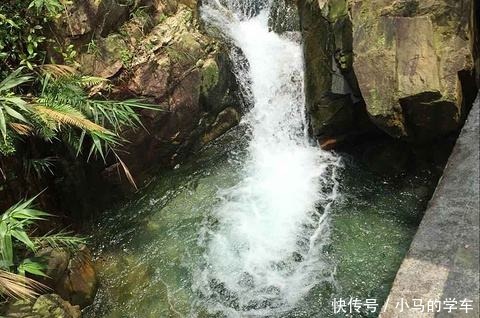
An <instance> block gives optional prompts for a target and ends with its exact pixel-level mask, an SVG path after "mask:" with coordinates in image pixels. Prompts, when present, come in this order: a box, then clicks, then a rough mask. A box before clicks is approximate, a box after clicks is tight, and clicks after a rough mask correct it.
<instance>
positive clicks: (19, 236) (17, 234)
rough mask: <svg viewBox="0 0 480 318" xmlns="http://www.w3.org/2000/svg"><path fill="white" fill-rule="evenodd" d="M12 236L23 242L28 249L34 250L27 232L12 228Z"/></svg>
mask: <svg viewBox="0 0 480 318" xmlns="http://www.w3.org/2000/svg"><path fill="white" fill-rule="evenodd" d="M11 233H12V236H13V237H14V238H16V239H17V240H19V241H20V242H22V243H23V244H25V246H27V247H28V248H29V249H30V250H32V251H35V245H34V244H33V242H32V240H30V238H29V237H28V235H27V233H25V231H22V230H12V231H11Z"/></svg>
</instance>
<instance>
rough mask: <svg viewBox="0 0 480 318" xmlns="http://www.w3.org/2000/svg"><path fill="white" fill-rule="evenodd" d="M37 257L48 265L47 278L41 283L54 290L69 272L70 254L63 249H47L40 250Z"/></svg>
mask: <svg viewBox="0 0 480 318" xmlns="http://www.w3.org/2000/svg"><path fill="white" fill-rule="evenodd" d="M35 256H36V257H39V258H41V259H42V260H43V261H44V262H45V263H46V270H45V274H46V275H47V277H45V278H41V279H40V282H41V283H43V284H45V285H46V286H49V287H50V288H52V289H54V288H55V286H56V285H57V284H58V283H59V281H60V280H61V279H62V277H63V275H64V274H65V271H66V270H67V267H68V263H69V261H70V252H68V251H67V250H66V249H63V248H51V247H47V248H43V249H41V250H39V251H38V252H37V253H36V254H35Z"/></svg>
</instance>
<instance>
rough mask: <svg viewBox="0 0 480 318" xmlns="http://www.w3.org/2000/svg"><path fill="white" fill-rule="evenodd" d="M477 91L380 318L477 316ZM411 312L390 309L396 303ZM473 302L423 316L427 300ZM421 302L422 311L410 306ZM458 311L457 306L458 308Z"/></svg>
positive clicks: (479, 205) (478, 99)
mask: <svg viewBox="0 0 480 318" xmlns="http://www.w3.org/2000/svg"><path fill="white" fill-rule="evenodd" d="M479 106H480V93H479V95H478V97H477V100H476V101H475V103H474V106H473V108H472V110H471V111H470V115H469V117H468V120H467V122H466V123H465V126H464V127H463V129H462V132H461V134H460V136H459V138H458V140H457V143H456V145H455V147H454V149H453V151H452V154H451V155H450V158H449V160H448V163H447V166H446V167H445V170H444V173H443V176H442V178H441V179H440V181H439V184H438V186H437V189H436V190H435V193H434V195H433V197H432V199H431V201H430V203H429V206H428V208H427V211H426V213H425V216H424V217H423V220H422V222H421V224H420V227H419V229H418V231H417V233H416V235H415V237H414V239H413V242H412V245H411V246H410V250H409V252H408V254H407V256H406V257H405V259H404V261H403V263H402V265H401V267H400V269H399V271H398V273H397V276H396V278H395V281H394V283H393V287H392V289H391V291H390V295H389V297H388V300H387V302H386V303H385V305H384V308H383V309H382V313H381V314H380V317H382V318H390V317H479V211H480V204H479V179H480V177H479V139H478V137H479ZM402 298H403V300H404V301H405V302H407V303H408V304H409V306H410V308H405V307H404V310H403V312H400V309H399V308H395V307H396V304H397V303H398V302H400V301H401V299H402ZM447 298H452V299H453V298H455V299H456V300H457V301H460V300H463V299H465V298H466V299H469V300H472V301H473V304H472V306H473V308H474V309H473V310H470V311H468V313H466V312H465V310H460V309H457V310H453V311H452V312H451V313H448V312H447V311H440V312H438V313H436V312H427V306H426V305H427V303H428V301H429V300H440V301H444V300H445V299H447ZM413 299H422V300H423V304H424V305H425V310H424V312H420V311H418V310H415V309H414V308H412V307H413V306H412V304H413ZM457 307H458V308H460V302H459V303H458V305H457Z"/></svg>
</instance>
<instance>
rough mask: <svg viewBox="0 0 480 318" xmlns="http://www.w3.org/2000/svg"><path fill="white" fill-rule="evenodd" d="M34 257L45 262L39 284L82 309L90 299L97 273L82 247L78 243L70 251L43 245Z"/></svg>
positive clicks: (93, 295)
mask: <svg viewBox="0 0 480 318" xmlns="http://www.w3.org/2000/svg"><path fill="white" fill-rule="evenodd" d="M36 256H37V257H40V258H43V259H44V260H45V262H46V264H47V269H46V274H47V276H48V277H47V278H43V279H41V280H40V281H41V283H43V284H45V285H47V286H48V287H50V288H52V289H53V290H54V291H55V292H56V293H58V294H59V295H60V296H61V297H62V298H63V299H66V300H68V301H70V302H71V303H72V304H74V305H80V307H82V308H83V307H85V306H87V305H89V304H91V303H92V302H93V299H94V297H95V293H96V291H97V276H96V273H95V269H94V267H93V263H92V256H91V254H90V251H89V250H88V248H87V247H86V246H81V247H80V249H79V250H78V251H76V252H75V253H73V254H72V253H71V252H70V251H68V250H66V249H63V248H44V249H42V250H40V251H39V252H38V253H37V254H36Z"/></svg>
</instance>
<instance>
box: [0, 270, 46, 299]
mask: <svg viewBox="0 0 480 318" xmlns="http://www.w3.org/2000/svg"><path fill="white" fill-rule="evenodd" d="M48 289H49V287H47V286H45V285H43V284H41V283H39V282H37V281H36V280H33V279H31V278H28V277H25V276H22V275H18V274H14V273H11V272H8V271H4V270H0V294H2V295H4V296H7V297H12V298H16V299H28V298H35V297H37V296H39V295H40V293H41V292H42V291H46V290H48Z"/></svg>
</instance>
